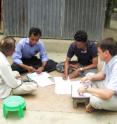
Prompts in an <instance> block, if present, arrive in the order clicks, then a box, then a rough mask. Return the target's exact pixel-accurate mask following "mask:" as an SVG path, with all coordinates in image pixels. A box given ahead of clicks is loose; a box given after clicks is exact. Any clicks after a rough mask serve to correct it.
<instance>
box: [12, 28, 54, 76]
mask: <svg viewBox="0 0 117 124" xmlns="http://www.w3.org/2000/svg"><path fill="white" fill-rule="evenodd" d="M41 35H42V33H41V30H40V29H39V28H35V27H32V28H31V29H30V31H29V37H28V38H23V39H22V40H21V41H19V42H18V43H17V45H16V49H15V52H14V54H13V64H12V66H11V67H12V69H13V70H17V71H18V72H19V73H20V74H22V73H26V72H37V73H41V72H42V71H47V72H51V71H53V70H55V69H56V63H55V62H54V61H53V60H49V58H48V55H47V53H46V50H45V47H44V44H43V42H42V40H40V38H41ZM36 54H39V57H38V58H37V56H36Z"/></svg>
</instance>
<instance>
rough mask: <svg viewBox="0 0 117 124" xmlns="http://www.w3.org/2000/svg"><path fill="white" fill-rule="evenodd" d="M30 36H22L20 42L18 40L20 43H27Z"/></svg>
mask: <svg viewBox="0 0 117 124" xmlns="http://www.w3.org/2000/svg"><path fill="white" fill-rule="evenodd" d="M28 41H29V40H28V38H22V39H21V40H20V41H19V42H18V44H25V43H28Z"/></svg>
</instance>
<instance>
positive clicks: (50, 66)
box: [11, 56, 57, 74]
mask: <svg viewBox="0 0 117 124" xmlns="http://www.w3.org/2000/svg"><path fill="white" fill-rule="evenodd" d="M22 62H23V64H26V65H28V66H32V67H34V68H35V69H37V68H39V67H40V66H41V65H42V62H41V60H40V59H38V58H37V57H36V56H33V57H32V58H30V59H26V58H22ZM56 64H57V63H56V62H54V61H53V60H48V61H47V64H46V66H45V69H44V71H46V72H51V71H54V70H56ZM11 68H12V70H14V71H18V72H19V73H20V74H24V73H27V72H28V71H27V70H25V69H23V68H22V67H20V66H19V65H18V64H16V63H13V64H12V65H11Z"/></svg>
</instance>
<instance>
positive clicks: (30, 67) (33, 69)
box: [27, 66, 36, 72]
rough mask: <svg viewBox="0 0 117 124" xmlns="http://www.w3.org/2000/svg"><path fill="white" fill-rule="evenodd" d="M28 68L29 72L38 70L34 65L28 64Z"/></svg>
mask: <svg viewBox="0 0 117 124" xmlns="http://www.w3.org/2000/svg"><path fill="white" fill-rule="evenodd" d="M27 70H28V72H35V71H36V69H35V68H33V67H32V66H28V67H27Z"/></svg>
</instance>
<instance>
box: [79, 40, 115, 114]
mask: <svg viewBox="0 0 117 124" xmlns="http://www.w3.org/2000/svg"><path fill="white" fill-rule="evenodd" d="M98 55H99V57H100V59H101V60H102V61H105V65H104V67H103V69H102V71H100V72H99V73H97V74H95V75H93V76H89V77H84V78H82V79H81V81H82V82H85V81H89V80H90V81H93V87H92V88H88V87H85V88H84V87H82V88H80V89H79V91H78V92H80V93H86V92H87V93H90V94H92V96H91V97H90V102H89V105H87V106H86V111H87V112H92V111H93V110H94V109H104V110H110V111H117V42H116V41H114V39H113V38H106V39H105V40H103V41H101V42H99V44H98Z"/></svg>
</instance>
